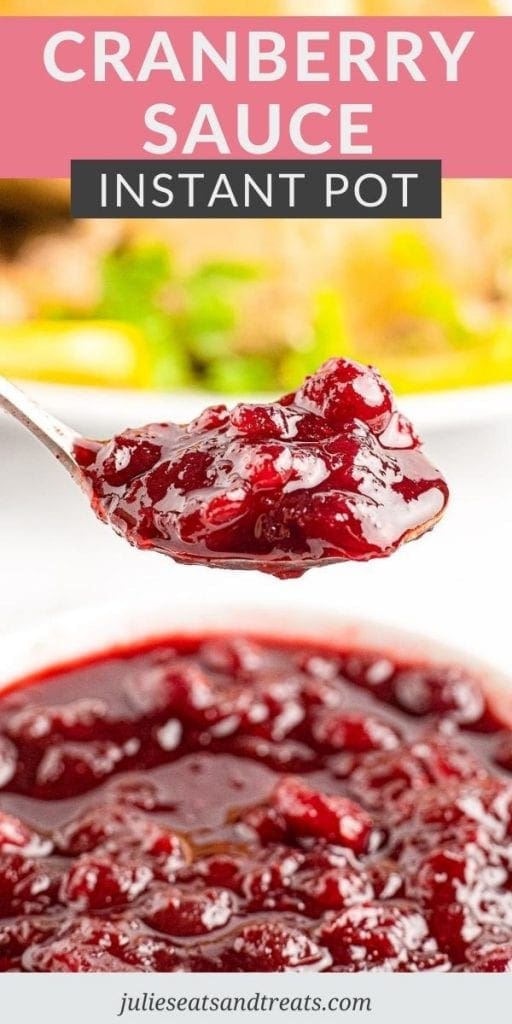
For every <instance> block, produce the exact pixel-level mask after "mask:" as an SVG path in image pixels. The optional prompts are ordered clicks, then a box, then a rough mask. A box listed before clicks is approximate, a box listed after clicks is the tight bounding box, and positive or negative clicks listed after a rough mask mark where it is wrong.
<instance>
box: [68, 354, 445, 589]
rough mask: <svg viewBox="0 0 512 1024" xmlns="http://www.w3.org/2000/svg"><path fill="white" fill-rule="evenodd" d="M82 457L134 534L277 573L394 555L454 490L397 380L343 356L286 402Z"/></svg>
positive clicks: (151, 543)
mask: <svg viewBox="0 0 512 1024" xmlns="http://www.w3.org/2000/svg"><path fill="white" fill-rule="evenodd" d="M75 454H76V457H77V460H78V461H79V463H80V465H81V466H82V469H83V471H84V474H85V478H86V480H87V486H88V490H89V495H90V498H91V502H92V505H93V508H94V510H95V512H96V514H97V515H98V516H99V518H100V519H102V520H103V521H105V522H107V523H109V524H110V525H111V526H112V527H113V528H114V529H115V530H116V531H117V532H118V533H119V534H121V535H122V536H123V537H125V538H126V539H127V540H128V541H130V543H132V544H134V545H136V546H137V547H142V548H150V549H153V550H156V551H160V552H163V553H165V554H168V555H171V556H172V557H173V558H175V559H176V560H177V561H182V562H199V563H204V564H208V565H212V566H218V567H222V568H241V569H259V570H261V571H262V572H268V573H272V574H274V575H276V576H281V577H290V576H300V575H302V573H303V572H305V571H306V570H307V569H308V568H311V567H312V566H314V565H321V564H326V563H329V562H333V561H340V560H348V559H350V560H365V559H369V558H376V557H383V556H386V555H389V554H391V553H392V552H393V551H394V550H396V548H397V547H398V546H399V545H400V544H402V543H403V542H404V541H406V540H409V539H411V538H413V537H415V536H418V535H419V534H420V533H422V532H424V531H425V530H426V529H429V528H430V527H431V526H432V525H433V524H434V523H435V522H436V521H437V519H438V518H439V517H440V516H441V514H442V512H443V510H444V508H445V505H446V502H447V498H448V489H447V486H446V483H445V481H444V480H443V478H442V476H441V475H440V473H439V472H438V470H436V469H434V467H433V466H432V465H431V464H430V463H429V462H428V460H427V458H426V457H425V455H424V454H423V452H422V449H421V445H420V442H419V440H418V438H417V436H416V435H415V433H414V431H413V428H412V426H411V424H410V423H409V421H408V420H407V419H405V417H404V416H402V415H401V414H400V413H399V412H398V411H397V410H396V408H395V404H394V401H393V397H392V394H391V391H390V389H389V387H388V385H387V384H386V383H385V381H384V380H383V379H382V378H381V377H380V375H379V374H378V373H377V371H376V370H374V369H372V368H371V367H366V366H362V365H360V364H358V363H353V362H350V361H349V360H345V359H331V360H329V362H328V363H326V364H325V366H323V367H322V368H321V369H320V370H319V371H318V372H317V373H316V374H314V375H313V376H312V377H309V378H307V379H306V381H305V382H304V384H303V385H302V386H301V387H300V388H299V389H298V390H297V391H296V392H294V393H293V394H291V395H286V396H284V397H283V398H281V399H280V400H279V401H277V402H274V403H268V404H260V405H257V404H247V403H246V404H239V405H237V406H235V408H234V409H232V410H228V409H227V408H226V407H225V406H223V405H222V406H215V407H212V408H209V409H206V410H205V411H204V412H203V413H202V414H201V415H200V416H199V417H198V418H197V419H195V420H193V421H192V422H191V423H188V424H186V425H178V424H174V423H165V424H152V425H150V426H146V427H141V428H140V429H137V430H126V431H125V432H124V433H123V434H119V435H118V436H117V437H114V438H113V439H112V440H111V441H109V442H107V443H106V444H103V445H100V444H98V443H96V442H84V443H83V444H81V445H80V446H78V447H77V448H76V453H75Z"/></svg>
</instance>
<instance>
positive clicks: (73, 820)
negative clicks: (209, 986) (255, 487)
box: [0, 637, 512, 972]
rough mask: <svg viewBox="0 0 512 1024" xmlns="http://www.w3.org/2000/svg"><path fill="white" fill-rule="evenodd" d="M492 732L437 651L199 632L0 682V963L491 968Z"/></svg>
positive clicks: (505, 848) (495, 920)
mask: <svg viewBox="0 0 512 1024" xmlns="http://www.w3.org/2000/svg"><path fill="white" fill-rule="evenodd" d="M511 736H512V734H511V733H510V732H509V731H507V730H506V729H505V728H504V727H503V726H501V725H500V724H499V723H498V722H497V721H496V720H495V719H494V718H493V716H492V715H491V713H490V711H489V708H488V707H487V705H486V702H485V700H484V697H483V695H482V691H481V689H480V686H479V684H478V682H477V681H476V680H475V679H473V678H472V677H471V676H470V675H469V674H468V673H467V672H466V671H465V670H462V669H459V668H457V667H433V666H428V665H426V666H421V665H420V666H417V665H408V664H403V663H399V662H397V661H395V660H392V659H391V658H390V657H389V656H387V655H386V656H384V655H381V656H379V655H377V654H371V653H368V652H365V651H356V652H354V651H345V652H344V651H343V650H340V651H338V650H330V649H328V650H326V649H323V648H321V647H313V646H311V647H308V646H304V647H302V646H300V647H297V645H295V646H292V645H291V644H286V643H283V644H281V645H279V644H277V643H270V642H267V641H255V640H247V639H233V638H222V637H210V638H204V639H191V638H187V639H174V638H173V639H170V640H169V641H168V642H167V643H166V644H165V645H161V646H159V647H154V648H151V649H147V650H138V651H134V652H128V653H125V654H123V655H113V654H112V655H105V656H104V657H102V658H99V659H98V660H97V661H94V662H91V663H90V664H85V665H82V666H78V667H71V668H66V669H62V670H59V671H56V672H55V673H54V674H53V675H50V676H48V677H47V678H44V679H42V680H40V681H37V682H31V683H29V684H26V685H25V686H24V687H22V688H18V689H13V690H11V691H10V692H8V693H7V694H5V695H3V696H2V698H1V699H0V788H1V792H0V968H1V969H2V970H4V971H9V970H23V971H164V972H168V971H183V970H184V971H286V970H311V971H366V970H385V971H402V972H404V971H405V972H413V971H430V970H440V971H452V970H466V971H506V970H508V971H510V970H511V969H512V844H511V836H512V779H511V777H510V775H509V774H508V773H509V772H510V771H511V770H512V759H511V754H510V752H511V749H512V744H511Z"/></svg>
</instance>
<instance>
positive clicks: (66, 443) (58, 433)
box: [0, 376, 81, 483]
mask: <svg viewBox="0 0 512 1024" xmlns="http://www.w3.org/2000/svg"><path fill="white" fill-rule="evenodd" d="M0 409H3V410H4V411H5V412H6V413H8V414H9V415H10V416H14V418H15V419H16V420H18V422H19V423H21V424H22V426H23V427H26V429H27V430H30V433H31V434H33V435H34V437H37V439H38V441H41V442H42V444H44V445H45V446H46V448H48V450H49V451H50V452H51V453H52V455H53V456H54V457H55V458H56V459H58V461H59V462H60V463H61V465H62V466H63V467H64V469H67V471H68V473H70V475H71V476H72V477H73V479H74V480H75V482H77V483H80V482H81V472H80V469H79V467H78V466H77V464H76V462H75V459H74V458H73V449H74V445H75V443H76V442H77V441H78V440H80V435H79V434H77V433H76V432H75V431H74V430H72V429H71V427H68V426H66V424H65V423H61V422H60V420H58V419H56V417H55V416H52V415H51V414H50V413H48V412H46V411H45V409H42V408H41V406H40V405H38V404H37V402H34V401H33V400H32V399H31V398H29V397H28V395H26V394H25V392H24V391H20V389H19V388H17V387H16V386H15V385H14V384H11V381H10V380H7V378H6V377H2V376H0Z"/></svg>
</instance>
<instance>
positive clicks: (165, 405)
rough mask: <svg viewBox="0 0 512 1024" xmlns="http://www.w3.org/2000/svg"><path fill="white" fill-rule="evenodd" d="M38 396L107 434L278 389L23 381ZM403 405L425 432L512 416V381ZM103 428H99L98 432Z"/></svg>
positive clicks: (405, 400)
mask: <svg viewBox="0 0 512 1024" xmlns="http://www.w3.org/2000/svg"><path fill="white" fill-rule="evenodd" d="M17 383H18V385H19V387H21V388H23V389H24V390H25V391H27V392H28V393H29V394H30V395H31V396H32V397H33V398H35V399H36V401H39V402H40V403H41V404H42V405H43V406H45V408H47V409H49V410H50V411H51V412H53V413H54V415H56V416H59V417H60V418H61V419H62V420H64V422H66V423H69V424H70V426H75V427H77V428H78V429H79V430H81V431H82V432H83V433H85V434H86V435H89V436H97V437H105V436H107V435H109V434H112V433H114V432H115V431H118V430H122V429H124V428H125V427H128V426H142V425H143V424H145V423H158V422H162V421H163V422H165V421H167V420H173V421H174V422H176V423H186V422H187V421H188V420H190V419H192V418H193V417H194V416H197V415H198V413H199V412H200V411H201V410H202V409H203V408H204V407H205V406H206V405H217V404H219V403H226V404H228V405H232V404H234V403H235V402H236V401H237V400H240V401H267V400H271V399H272V398H274V397H276V396H275V395H266V394H265V395H261V394H259V395H241V396H232V395H228V396H226V395H223V394H215V393H213V392H210V393H208V392H202V391H200V392H198V391H185V392H183V391H176V392H152V391H136V390H127V391H120V390H113V389H108V388H87V387H72V386H66V385H52V384H40V383H38V384H36V383H34V382H33V381H18V382H17ZM399 405H400V409H402V410H403V412H404V413H405V414H406V415H407V416H409V417H410V419H411V420H412V421H413V423H414V424H415V426H416V427H417V429H418V431H419V433H420V435H421V434H422V433H423V432H424V431H431V430H441V429H442V430H449V429H455V430H456V429H459V428H461V427H465V426H472V427H477V426H478V425H479V424H488V423H492V422H497V421H500V420H501V419H505V420H508V419H509V418H512V384H500V385H496V386H492V385H489V386H487V387H482V388H464V389H461V390H458V391H445V392H440V393H434V394H422V395H403V396H401V397H400V401H399ZM98 431H99V433H98Z"/></svg>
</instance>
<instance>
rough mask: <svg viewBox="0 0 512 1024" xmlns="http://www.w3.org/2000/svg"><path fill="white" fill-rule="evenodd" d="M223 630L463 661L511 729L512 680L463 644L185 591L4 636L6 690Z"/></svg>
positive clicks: (0, 684)
mask: <svg viewBox="0 0 512 1024" xmlns="http://www.w3.org/2000/svg"><path fill="white" fill-rule="evenodd" d="M219 633H220V634H222V635H224V636H226V635H234V634H240V633H242V634H243V635H244V636H253V637H258V636H259V637H266V638H270V639H272V638H275V639H287V640H297V643H298V644H301V643H306V642H308V641H312V642H320V643H322V644H325V645H326V646H329V647H331V646H332V647H333V648H336V647H342V648H344V649H347V648H348V649H354V648H363V649H365V650H370V651H372V650H373V651H377V652H379V653H382V654H383V655H386V654H389V655H392V656H394V657H398V658H403V659H404V660H406V661H410V662H412V663H417V664H425V663H428V664H451V665H457V666H461V667H463V668H466V669H468V670H469V671H470V672H472V673H473V675H474V676H475V678H477V679H478V680H479V682H480V683H481V685H482V688H483V690H484V692H485V694H486V697H487V699H488V701H489V704H490V706H491V708H492V710H493V711H494V712H495V714H496V715H497V717H498V718H499V719H500V720H501V721H502V722H503V723H504V724H508V725H509V726H510V727H512V680H510V679H508V678H507V677H506V676H505V675H503V674H502V673H500V672H497V671H496V670H495V669H493V668H491V667H490V666H488V665H487V664H485V663H483V662H481V661H479V660H477V659H475V658H473V657H472V656H469V655H467V654H465V653H464V652H462V651H460V650H457V649H455V648H453V647H449V646H446V645H445V644H441V643H438V642H437V641H434V640H432V639H430V638H429V637H427V636H422V635H419V634H415V633H411V632H408V631H406V630H402V629H396V628H393V627H388V626H383V625H380V624H378V623H376V622H370V621H362V620H356V619H349V618H342V617H340V616H336V615H325V614H323V613H320V612H318V611H317V612H315V611H313V610H312V611H305V610H304V608H300V609H299V608H297V609H293V608H291V607H290V606H288V607H286V609H282V610H279V609H276V608H272V609H268V608H262V607H257V606H255V607H251V606H250V604H248V605H247V607H240V606H239V605H236V606H235V605H232V604H231V605H229V604H221V603H219V602H216V601H215V599H214V598H211V597H210V598H206V597H205V596H204V595H203V596H202V597H201V599H200V601H199V602H196V601H192V600H191V599H186V600H182V599H180V598H179V597H178V599H177V601H176V603H175V604H174V605H173V606H172V607H169V606H168V605H167V606H163V605H162V604H158V605H154V606H152V605H148V604H144V605H143V606H142V607H138V606H137V605H134V604H130V605H119V604H116V605H103V606H100V607H97V608H95V609H93V610H91V609H85V610H79V611H74V612H69V613H64V614H59V615H56V616H52V617H48V618H47V619H46V620H44V621H42V622H41V623H39V624H38V625H37V626H36V627H33V628H30V629H26V630H20V631H17V632H14V633H12V634H10V635H8V636H6V637H3V638H2V641H1V659H0V690H2V689H5V688H6V687H10V686H11V685H13V684H15V683H17V682H19V681H22V680H24V679H26V678H27V677H30V676H32V675H35V674H38V673H40V672H44V671H46V670H52V669H53V668H57V667H61V666H65V665H66V664H68V663H73V662H74V661H79V660H81V659H83V658H87V657H88V656H92V657H94V656H95V655H98V654H102V653H104V652H108V651H113V650H116V649H117V650H129V649H130V648H131V647H133V646H136V645H138V644H142V643H144V642H146V641H152V640H159V639H160V640H161V639H163V638H165V637H168V636H173V635H181V636H182V635H192V636H193V635H196V634H200V635H205V634H206V635H209V634H219Z"/></svg>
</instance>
